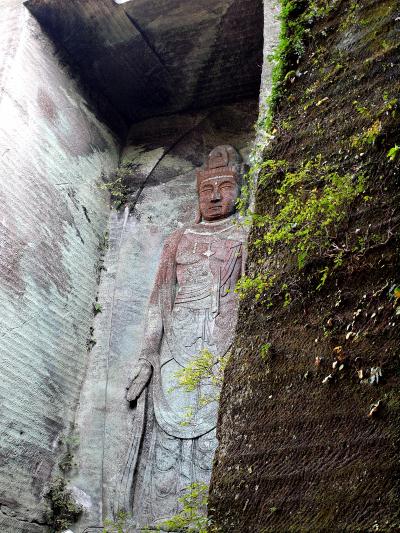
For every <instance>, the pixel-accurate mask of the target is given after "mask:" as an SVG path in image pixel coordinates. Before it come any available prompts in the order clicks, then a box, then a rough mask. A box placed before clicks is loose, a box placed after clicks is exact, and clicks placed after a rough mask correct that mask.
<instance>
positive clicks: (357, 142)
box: [351, 119, 382, 149]
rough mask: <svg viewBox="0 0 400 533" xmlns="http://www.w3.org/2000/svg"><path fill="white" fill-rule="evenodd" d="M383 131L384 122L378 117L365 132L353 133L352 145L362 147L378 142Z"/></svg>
mask: <svg viewBox="0 0 400 533" xmlns="http://www.w3.org/2000/svg"><path fill="white" fill-rule="evenodd" d="M381 132H382V123H381V121H380V120H379V119H376V120H375V121H374V122H373V123H372V124H371V125H370V126H369V128H367V129H366V130H365V131H364V132H363V133H361V134H356V135H353V137H352V138H351V146H352V147H353V148H356V149H362V148H365V147H366V146H371V145H374V144H375V143H376V140H377V138H378V136H379V135H380V133H381Z"/></svg>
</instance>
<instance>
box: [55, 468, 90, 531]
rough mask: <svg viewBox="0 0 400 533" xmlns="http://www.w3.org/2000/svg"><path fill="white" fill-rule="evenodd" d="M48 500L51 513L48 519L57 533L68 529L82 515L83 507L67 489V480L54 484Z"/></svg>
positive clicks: (59, 480) (58, 480)
mask: <svg viewBox="0 0 400 533" xmlns="http://www.w3.org/2000/svg"><path fill="white" fill-rule="evenodd" d="M46 499H47V501H48V502H49V504H50V513H49V514H48V517H47V518H48V521H49V524H50V526H51V528H52V531H54V532H55V533H58V532H61V531H65V530H66V529H68V527H69V526H70V525H71V524H73V523H74V522H76V521H77V519H78V518H79V516H80V514H81V513H82V510H83V509H82V507H81V506H80V505H78V504H77V503H76V502H75V500H74V498H73V496H72V493H71V491H69V490H68V489H67V484H66V482H65V480H64V479H62V478H61V477H58V478H56V479H55V480H54V481H53V482H52V484H51V485H50V488H49V490H48V492H47V494H46Z"/></svg>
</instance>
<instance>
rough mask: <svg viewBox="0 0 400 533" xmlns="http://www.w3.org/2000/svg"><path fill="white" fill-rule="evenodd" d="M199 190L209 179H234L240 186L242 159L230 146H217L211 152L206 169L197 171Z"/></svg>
mask: <svg viewBox="0 0 400 533" xmlns="http://www.w3.org/2000/svg"><path fill="white" fill-rule="evenodd" d="M196 174H197V188H199V187H200V185H201V183H202V182H203V181H204V180H207V179H209V178H220V177H225V176H226V177H229V178H234V179H235V180H236V182H237V184H238V185H239V183H240V180H241V157H240V155H239V154H238V152H237V151H236V150H235V148H233V146H230V145H229V144H222V145H221V146H217V147H216V148H214V150H212V152H210V154H209V156H208V159H207V162H206V164H205V166H204V168H202V169H199V170H197V171H196Z"/></svg>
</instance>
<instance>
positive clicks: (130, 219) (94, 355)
mask: <svg viewBox="0 0 400 533" xmlns="http://www.w3.org/2000/svg"><path fill="white" fill-rule="evenodd" d="M256 116H257V101H246V102H242V103H240V104H234V105H229V106H223V107H219V108H213V109H210V110H207V111H204V112H202V113H191V114H186V115H175V116H170V117H161V118H160V117H159V118H157V119H149V120H147V121H144V122H141V123H139V124H137V125H135V126H134V127H133V128H132V130H131V132H130V135H129V140H128V146H127V147H126V148H125V150H124V152H123V161H125V162H131V161H134V162H135V170H134V173H133V175H132V178H131V180H130V183H131V202H130V204H131V212H130V213H129V210H128V208H127V209H126V210H125V211H124V212H121V213H117V212H115V211H113V214H112V217H111V222H110V232H109V233H110V246H109V251H108V253H107V255H106V258H105V266H106V269H107V270H106V271H105V272H104V273H103V275H102V280H101V284H100V290H99V300H98V301H99V303H100V304H101V306H102V312H101V313H99V314H98V315H97V317H96V319H95V330H94V337H95V339H96V341H97V344H96V345H95V347H94V348H93V350H92V352H91V356H90V361H89V365H88V371H87V380H86V381H85V384H84V387H83V390H82V394H81V399H80V404H79V411H78V416H77V422H78V424H77V431H78V432H79V447H78V448H77V450H76V453H75V461H76V463H77V465H76V468H75V469H74V470H73V471H72V478H71V484H72V485H73V486H75V487H77V488H79V489H80V490H82V491H84V492H85V493H86V494H87V495H88V496H89V505H88V508H87V511H86V512H85V513H84V514H83V515H82V519H81V521H80V523H79V525H78V526H77V527H78V529H77V530H78V531H83V530H84V528H85V527H88V526H97V527H99V526H101V525H102V524H103V520H104V519H105V518H106V517H112V512H113V508H115V506H116V500H115V490H116V489H119V488H120V487H119V482H120V479H121V476H122V473H123V468H124V466H125V464H126V461H127V457H126V455H127V451H128V449H129V445H130V442H131V440H132V428H133V427H134V422H135V410H134V409H133V410H132V409H130V408H129V406H128V404H127V402H126V400H125V392H126V391H125V387H126V385H127V384H128V382H129V378H130V376H131V373H132V369H133V366H134V364H135V361H136V360H137V358H138V355H139V353H140V349H141V347H142V346H141V342H142V338H143V333H144V319H145V312H146V308H147V302H148V298H149V295H150V291H151V289H152V286H153V283H154V277H155V273H156V268H157V265H158V261H159V256H160V253H161V248H162V243H163V241H164V239H165V237H166V236H168V235H170V234H171V233H172V231H173V230H174V229H176V228H178V227H181V226H182V224H187V223H190V222H192V221H193V220H194V219H195V217H196V206H197V198H196V188H195V172H194V169H195V168H196V167H198V166H200V165H201V164H202V163H203V162H204V159H205V157H206V155H208V153H209V152H210V151H211V149H212V148H214V147H215V146H216V145H218V144H221V143H222V142H224V143H226V142H229V143H231V144H232V145H234V146H235V147H236V148H237V149H239V150H240V152H241V154H242V156H243V158H244V159H245V160H247V159H248V151H249V144H250V142H249V141H250V140H251V136H252V125H253V123H254V121H255V119H256Z"/></svg>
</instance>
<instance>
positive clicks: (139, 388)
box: [126, 359, 153, 402]
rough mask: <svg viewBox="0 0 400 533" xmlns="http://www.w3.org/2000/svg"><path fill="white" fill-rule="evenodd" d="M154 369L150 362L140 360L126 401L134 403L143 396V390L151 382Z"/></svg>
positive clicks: (128, 389)
mask: <svg viewBox="0 0 400 533" xmlns="http://www.w3.org/2000/svg"><path fill="white" fill-rule="evenodd" d="M152 372H153V368H152V366H151V364H150V363H149V362H148V361H145V360H144V359H140V360H139V362H138V364H137V366H136V368H135V371H134V375H133V378H132V381H131V384H130V385H129V387H127V388H126V390H127V393H126V399H127V400H128V402H134V401H135V400H137V399H138V398H139V396H140V395H141V394H142V392H143V389H144V388H145V387H146V385H147V384H148V382H149V381H150V378H151V374H152Z"/></svg>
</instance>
